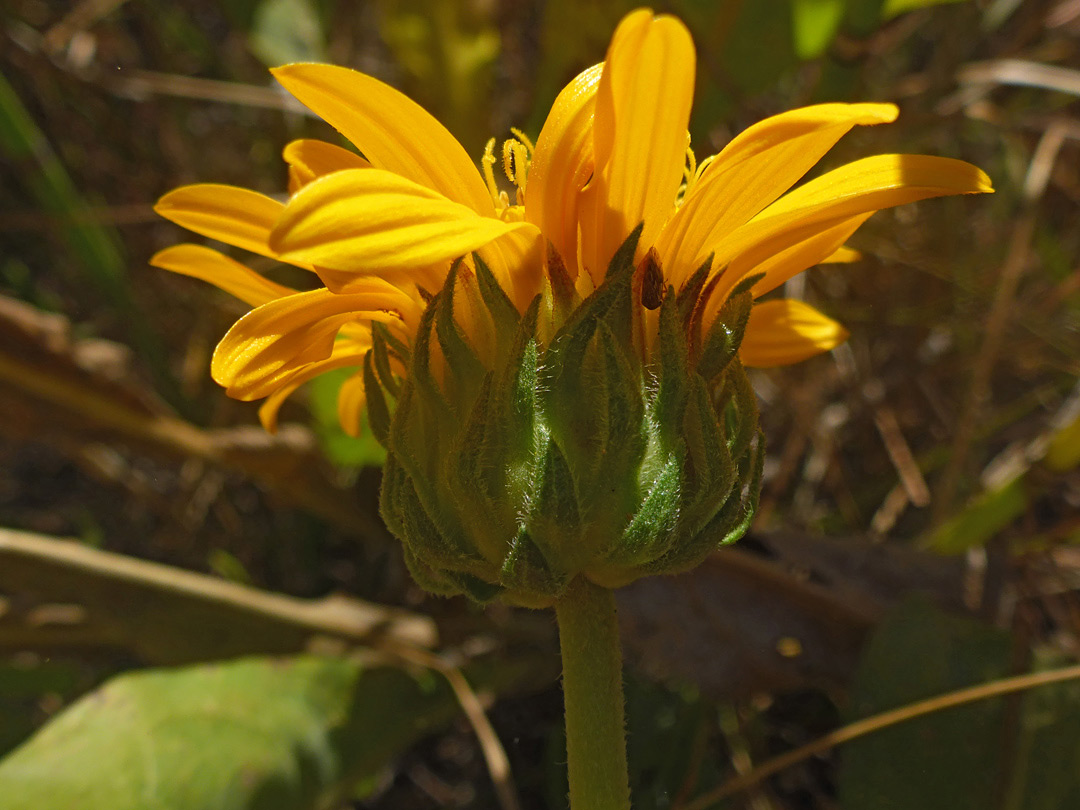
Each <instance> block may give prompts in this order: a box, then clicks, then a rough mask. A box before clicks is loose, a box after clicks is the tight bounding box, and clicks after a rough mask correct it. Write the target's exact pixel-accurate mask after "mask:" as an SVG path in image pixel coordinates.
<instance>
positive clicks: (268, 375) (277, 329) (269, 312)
mask: <svg viewBox="0 0 1080 810" xmlns="http://www.w3.org/2000/svg"><path fill="white" fill-rule="evenodd" d="M389 298H390V297H389V296H387V297H380V296H373V295H365V294H357V295H335V294H334V293H331V292H330V291H329V290H326V289H319V290H311V291H309V292H303V293H296V294H295V295H290V296H289V297H287V298H279V299H277V300H276V301H271V302H270V303H268V304H263V305H262V306H261V307H258V308H257V309H253V310H252V311H251V312H249V313H248V314H247V315H245V316H244V317H243V318H241V319H240V320H239V321H237V322H236V323H235V324H233V326H232V328H231V329H230V330H229V331H228V332H227V333H226V334H225V337H223V338H222V339H221V342H220V343H218V345H217V348H216V349H215V350H214V357H213V359H212V361H211V363H210V373H211V376H213V378H214V380H215V381H217V382H218V383H219V384H220V385H223V386H225V387H226V388H227V389H228V393H229V396H232V397H235V398H237V399H245V400H250V399H260V398H261V397H264V396H267V395H269V394H271V393H272V392H273V391H274V390H275V389H277V388H279V387H280V386H282V385H285V384H287V383H288V382H289V381H290V379H291V376H292V375H293V374H294V373H295V372H297V371H298V370H299V369H300V368H302V367H303V366H305V365H307V364H309V363H313V362H316V361H320V360H325V359H327V358H329V357H330V356H331V354H332V353H333V352H334V351H335V348H337V347H336V343H335V338H336V336H337V334H338V332H339V331H340V330H341V328H342V326H344V325H346V324H349V323H351V322H353V321H357V320H367V321H370V320H380V321H390V320H396V319H397V317H398V316H397V315H396V314H394V313H392V312H390V311H389V308H388V307H387V306H386V305H387V304H388V303H390V300H388V299H389ZM337 343H343V344H349V345H352V344H353V343H356V341H355V340H349V341H337Z"/></svg>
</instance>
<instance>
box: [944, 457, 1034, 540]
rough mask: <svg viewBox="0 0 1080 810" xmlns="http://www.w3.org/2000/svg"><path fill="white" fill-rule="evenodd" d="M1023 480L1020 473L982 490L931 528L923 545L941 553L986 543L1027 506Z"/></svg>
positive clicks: (1022, 512)
mask: <svg viewBox="0 0 1080 810" xmlns="http://www.w3.org/2000/svg"><path fill="white" fill-rule="evenodd" d="M1024 480H1025V479H1024V476H1022V475H1021V476H1018V477H1016V478H1014V479H1013V480H1012V481H1010V482H1009V483H1008V484H1005V485H1004V486H1002V487H1000V488H998V489H992V490H989V491H987V492H984V493H983V494H982V495H980V496H978V497H977V498H975V500H973V501H972V502H971V503H970V504H969V505H968V506H967V507H966V508H964V509H963V510H962V511H961V512H960V513H959V514H958V515H956V516H955V517H953V518H951V519H949V520H948V521H946V522H945V523H943V524H942V525H941V526H940V527H939V528H938V529H937V530H936V531H934V532H933V533H932V534H931V535H930V537H929V538H928V540H927V542H926V545H927V546H928V547H929V548H932V549H934V550H935V551H940V552H942V553H943V554H960V553H961V552H964V551H967V550H968V549H969V548H978V547H979V546H984V545H986V543H987V542H989V541H990V539H991V538H992V537H993V536H994V535H995V534H997V533H998V532H1000V531H1001V530H1002V529H1004V528H1005V527H1006V526H1008V525H1009V524H1010V523H1012V522H1013V521H1014V520H1016V519H1017V518H1018V517H1020V515H1022V514H1024V512H1025V511H1026V510H1027V507H1028V494H1027V488H1026V486H1025V483H1024Z"/></svg>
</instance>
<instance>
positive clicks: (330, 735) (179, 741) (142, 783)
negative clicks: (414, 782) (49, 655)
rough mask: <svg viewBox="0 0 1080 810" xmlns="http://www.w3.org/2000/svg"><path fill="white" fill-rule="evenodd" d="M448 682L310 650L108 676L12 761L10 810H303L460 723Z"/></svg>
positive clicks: (3, 768) (3, 786) (4, 785)
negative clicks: (441, 727)
mask: <svg viewBox="0 0 1080 810" xmlns="http://www.w3.org/2000/svg"><path fill="white" fill-rule="evenodd" d="M455 711H456V704H455V703H454V700H453V698H452V696H451V694H450V692H449V690H448V688H446V687H445V686H443V684H442V683H441V680H435V679H425V680H424V681H422V682H420V681H417V680H416V679H414V678H412V677H411V676H410V675H408V674H406V673H405V672H404V671H402V670H399V669H394V668H389V667H375V666H367V665H364V664H362V663H361V662H360V661H358V660H346V659H339V658H317V657H312V656H304V657H298V658H292V659H265V658H249V659H243V660H240V661H234V662H229V663H226V664H218V665H203V666H197V667H189V668H184V669H175V670H146V671H142V672H136V673H133V674H127V675H122V676H120V677H117V678H114V679H113V680H111V681H109V682H108V683H107V684H106V685H105V686H103V687H102V688H101V689H99V690H97V691H96V692H94V693H92V694H90V695H87V696H86V697H84V698H83V699H81V700H79V701H78V702H77V703H75V704H74V705H72V706H71V707H69V708H68V709H66V710H65V711H64V712H63V713H61V714H60V715H58V716H57V717H56V719H54V720H53V721H52V722H51V723H49V724H48V725H47V726H46V727H45V728H44V729H42V730H41V731H40V732H38V733H37V734H36V735H35V736H34V737H32V738H31V739H30V740H29V741H27V742H26V743H25V744H23V745H22V746H21V747H20V748H18V749H16V750H15V751H14V752H12V753H11V754H10V755H9V756H8V757H7V758H6V759H4V760H2V761H0V796H3V797H4V810H42V808H79V810H148V809H149V808H153V810H292V809H293V808H295V809H296V810H300V808H314V807H328V806H333V803H334V802H336V801H338V800H340V799H341V798H342V797H344V796H345V795H348V791H350V790H351V787H352V785H353V784H354V783H356V782H357V781H359V780H361V779H365V778H367V777H369V776H370V775H371V774H373V773H375V772H377V770H378V769H380V768H382V767H384V766H385V765H386V763H387V762H388V761H389V760H390V759H391V758H392V757H394V756H395V755H396V754H397V753H398V752H399V751H401V750H402V748H404V747H405V746H407V745H408V744H410V743H411V742H412V741H414V740H415V739H417V738H418V737H419V736H421V735H423V734H424V733H425V732H426V731H428V730H430V729H431V728H432V726H433V725H434V724H437V723H441V722H444V721H445V720H447V719H448V718H450V717H452V716H453V714H454V713H455Z"/></svg>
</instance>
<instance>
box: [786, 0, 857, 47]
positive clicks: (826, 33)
mask: <svg viewBox="0 0 1080 810" xmlns="http://www.w3.org/2000/svg"><path fill="white" fill-rule="evenodd" d="M844 6H845V2H844V0H792V6H791V32H792V36H793V38H794V40H795V53H796V55H798V57H799V58H800V59H813V58H815V57H818V56H821V55H822V54H823V53H825V50H826V49H827V48H828V47H829V45H830V44H831V43H832V41H833V37H834V36H836V32H837V30H838V29H839V28H840V21H841V20H842V19H843V17H844Z"/></svg>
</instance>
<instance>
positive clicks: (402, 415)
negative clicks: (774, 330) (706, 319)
mask: <svg viewBox="0 0 1080 810" xmlns="http://www.w3.org/2000/svg"><path fill="white" fill-rule="evenodd" d="M640 230H641V229H640V227H639V228H638V229H636V230H635V231H634V232H633V233H632V234H631V236H630V237H629V238H628V239H627V241H626V242H625V243H624V244H623V245H622V247H621V248H620V249H619V250H618V252H617V253H616V254H615V256H614V258H613V259H612V261H611V263H610V265H609V267H608V270H607V274H606V276H605V279H604V282H603V284H602V285H601V286H600V287H599V288H598V289H596V290H595V291H594V292H593V293H592V294H591V295H589V296H588V297H587V298H585V299H584V300H580V296H578V295H577V294H576V293H575V292H574V291H573V285H572V284H570V283H568V282H569V280H568V279H566V278H563V277H560V274H561V273H563V272H564V271H562V270H561V269H560V264H559V262H558V261H557V260H555V258H554V257H553V259H552V260H549V261H548V263H547V272H548V281H549V284H548V285H547V289H548V293H547V295H546V296H537V297H536V299H535V300H534V301H533V302H532V305H531V306H530V307H529V308H528V310H527V311H526V312H525V313H524V315H522V314H520V313H519V312H518V310H517V309H516V308H515V307H514V305H513V303H512V302H511V301H510V299H509V298H508V297H507V296H506V295H505V293H504V292H503V291H502V289H501V288H500V287H499V285H498V283H497V281H496V280H495V278H494V277H493V276H492V274H491V272H490V271H489V270H488V268H487V266H486V265H485V264H484V262H483V261H482V260H481V259H480V257H479V256H476V255H474V257H473V264H474V266H475V275H473V274H472V272H471V271H470V270H469V269H468V268H467V267H466V266H465V265H464V264H463V263H461V262H459V263H458V265H457V266H456V267H455V269H454V270H453V271H451V274H450V276H449V279H448V281H447V283H446V285H445V287H444V288H443V289H442V291H440V292H439V293H438V294H437V295H435V296H434V297H433V298H432V300H431V301H430V302H429V304H428V306H427V309H426V311H425V313H424V316H423V319H422V321H421V323H420V327H419V330H418V333H417V337H416V340H415V341H414V344H413V346H412V348H411V350H409V349H407V348H406V347H405V346H404V345H402V344H400V343H399V342H392V338H391V337H390V335H389V333H388V332H387V331H386V330H384V329H376V330H375V341H374V348H373V350H372V351H371V353H369V355H368V357H367V360H366V363H365V368H364V374H365V383H366V386H367V395H368V407H369V417H370V420H371V423H372V427H373V430H374V431H375V433H376V435H377V436H378V437H379V439H380V441H382V442H383V443H384V444H385V446H386V448H387V451H388V454H387V461H386V466H385V469H384V481H383V488H382V501H381V509H382V514H383V517H384V519H385V520H386V523H387V525H388V526H389V527H390V529H391V531H392V532H393V533H394V534H395V535H397V536H398V537H399V538H400V539H401V541H402V543H403V545H404V548H405V558H406V561H407V562H408V565H409V567H410V569H411V570H412V572H413V575H414V576H415V578H416V580H417V582H418V583H420V584H421V585H422V586H423V587H425V588H427V589H428V590H430V591H433V592H435V593H439V594H446V595H450V594H459V593H464V594H467V595H468V596H470V597H472V598H473V599H475V600H478V601H481V602H483V601H487V600H491V599H494V598H496V597H498V598H502V599H504V600H505V601H507V602H510V603H513V604H520V605H528V606H534V607H540V606H545V605H550V604H552V603H553V602H554V601H555V600H556V599H557V598H558V597H559V596H560V595H561V594H562V593H563V591H564V590H565V588H566V587H567V586H568V584H569V583H570V581H571V580H572V579H573V578H574V577H576V576H578V575H584V576H586V577H588V578H589V579H590V580H592V581H593V582H595V583H597V584H599V585H602V586H604V587H609V588H617V587H620V586H622V585H625V584H627V583H629V582H631V581H633V580H634V579H637V578H638V577H640V576H643V575H646V574H666V573H675V572H679V571H683V570H686V569H688V568H691V567H693V566H695V565H697V564H698V563H699V562H700V561H701V560H702V559H703V558H704V557H705V556H706V555H707V554H708V553H709V552H710V551H712V550H713V549H715V548H717V547H718V546H720V545H723V544H724V543H728V542H731V541H733V540H735V539H737V538H738V537H739V536H740V535H741V534H742V533H743V532H744V531H745V530H746V528H747V526H748V524H749V522H750V519H751V517H752V515H753V512H754V509H755V507H756V504H757V498H758V491H759V488H760V479H761V467H762V460H763V457H764V449H763V441H762V437H761V434H760V431H759V429H758V420H757V407H756V402H755V398H754V394H753V391H752V390H751V387H750V384H749V382H748V380H747V377H746V374H745V372H744V370H743V367H742V365H741V364H740V362H739V359H738V348H739V344H740V342H741V340H742V335H743V331H744V329H745V327H746V322H747V318H748V316H749V312H750V306H751V296H750V292H749V287H750V286H751V285H752V284H753V282H754V281H756V278H751V279H747V281H746V282H744V283H743V284H741V285H740V286H739V287H737V288H736V289H735V290H734V291H733V293H732V294H731V295H730V296H729V298H728V300H727V302H726V303H725V305H724V307H723V310H722V312H721V314H720V316H719V317H718V318H717V319H716V320H715V322H714V323H713V324H712V325H711V326H710V327H709V329H708V330H707V331H705V332H704V334H703V330H702V325H701V310H702V306H701V305H700V304H701V302H702V300H703V298H704V297H705V296H707V294H708V292H709V291H708V289H707V287H706V285H705V279H706V278H707V277H708V276H709V269H710V267H709V265H710V264H711V260H710V262H707V263H706V264H705V265H704V266H703V267H702V268H701V269H700V270H699V271H698V272H697V273H696V274H695V275H694V276H693V278H691V279H690V280H689V281H688V282H687V284H686V285H684V287H683V288H682V289H681V290H680V291H679V292H678V294H676V292H675V290H674V289H673V288H671V287H668V288H666V289H664V288H663V286H662V282H659V281H658V276H659V268H658V267H656V268H652V269H650V268H649V267H648V266H647V265H648V262H649V261H656V260H655V257H653V256H652V255H651V254H650V256H648V257H647V258H646V262H645V265H646V266H643V267H642V268H636V267H635V265H634V252H635V249H636V246H637V241H638V237H639V235H640ZM466 277H468V283H470V284H472V285H474V291H475V292H478V295H474V296H473V298H472V299H471V301H472V302H473V303H474V305H475V306H474V309H479V310H481V314H482V315H483V316H484V318H485V319H490V323H491V325H492V332H493V334H494V344H493V348H492V350H491V351H490V352H487V353H486V354H485V355H484V356H483V357H482V356H481V353H479V352H478V351H477V349H476V348H474V346H473V345H470V341H469V339H468V338H467V337H466V334H467V332H466V330H465V329H464V328H463V327H462V324H461V322H460V320H459V319H456V318H455V314H454V303H453V302H454V293H455V287H456V286H458V285H463V284H464V283H466V282H465V279H466ZM714 278H715V276H714ZM643 297H644V299H645V300H644V301H643ZM646 311H648V313H647V314H648V315H649V316H650V317H653V318H655V319H656V324H655V332H654V337H653V339H654V344H655V345H653V347H652V349H651V350H650V351H649V352H646V351H644V350H643V349H642V345H643V342H644V341H643V338H642V334H643V329H642V327H641V324H642V323H643V322H644V318H643V313H645V312H646ZM541 312H544V313H546V314H545V316H544V317H541ZM559 313H566V314H565V317H563V318H561V320H562V322H561V323H558V322H557V321H556V326H557V328H555V327H552V326H550V324H551V316H553V315H554V317H555V318H556V319H559V318H560V316H559ZM541 321H543V322H544V323H548V324H549V327H548V328H541ZM391 355H396V356H397V359H398V360H399V361H401V362H402V363H404V364H405V366H406V367H407V368H408V374H407V375H406V376H405V377H404V379H402V380H400V381H399V380H398V379H397V378H395V377H394V375H393V374H392V373H391V370H390V369H391V360H390V357H391ZM391 401H394V403H393V405H391ZM391 412H392V415H391Z"/></svg>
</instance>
